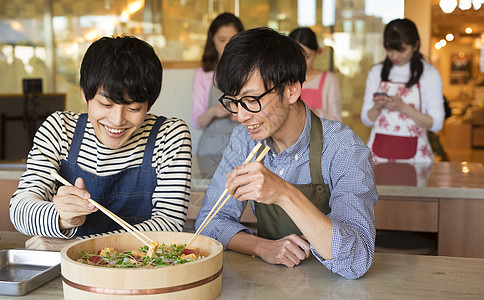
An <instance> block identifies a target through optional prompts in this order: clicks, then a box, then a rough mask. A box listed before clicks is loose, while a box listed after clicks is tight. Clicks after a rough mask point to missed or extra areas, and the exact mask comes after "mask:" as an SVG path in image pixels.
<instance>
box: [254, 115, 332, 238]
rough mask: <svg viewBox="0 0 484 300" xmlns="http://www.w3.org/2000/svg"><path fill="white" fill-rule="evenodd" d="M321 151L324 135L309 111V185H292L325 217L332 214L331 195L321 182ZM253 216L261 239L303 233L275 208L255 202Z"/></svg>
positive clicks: (314, 116)
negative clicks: (255, 217) (255, 218)
mask: <svg viewBox="0 0 484 300" xmlns="http://www.w3.org/2000/svg"><path fill="white" fill-rule="evenodd" d="M262 148H263V147H261V149H262ZM322 149H323V132H322V128H321V120H320V119H319V118H318V117H317V116H316V115H315V114H314V113H313V112H311V136H310V142H309V169H310V173H311V183H309V184H294V186H295V187H296V188H297V189H298V190H299V191H301V193H303V194H304V195H305V196H306V197H307V198H308V199H309V200H310V201H311V203H313V204H314V205H315V206H316V207H317V208H318V209H319V210H320V211H322V212H323V213H325V214H328V213H329V212H331V208H330V207H329V198H330V193H329V188H328V185H327V184H325V183H324V181H323V176H322V174H321V156H322V155H321V153H322ZM259 152H261V150H260V151H259ZM255 213H256V216H257V232H258V235H259V236H260V237H263V238H267V239H272V240H276V239H280V238H282V237H284V236H287V235H289V234H297V235H301V234H302V233H301V231H300V230H299V228H298V227H297V226H296V224H294V222H293V221H292V220H291V218H290V217H289V216H288V215H287V213H286V212H285V211H284V210H283V209H282V208H281V207H280V206H278V205H275V204H263V203H258V202H256V203H255Z"/></svg>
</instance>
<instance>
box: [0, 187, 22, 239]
mask: <svg viewBox="0 0 484 300" xmlns="http://www.w3.org/2000/svg"><path fill="white" fill-rule="evenodd" d="M17 187H18V180H0V231H16V230H15V227H13V225H12V223H11V222H10V214H9V207H10V198H11V197H12V195H13V193H14V192H15V191H16V190H17Z"/></svg>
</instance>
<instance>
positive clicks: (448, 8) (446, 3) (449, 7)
mask: <svg viewBox="0 0 484 300" xmlns="http://www.w3.org/2000/svg"><path fill="white" fill-rule="evenodd" d="M439 6H440V8H441V9H442V11H443V12H444V13H446V14H450V13H451V12H453V11H454V9H455V8H456V7H457V0H440V2H439Z"/></svg>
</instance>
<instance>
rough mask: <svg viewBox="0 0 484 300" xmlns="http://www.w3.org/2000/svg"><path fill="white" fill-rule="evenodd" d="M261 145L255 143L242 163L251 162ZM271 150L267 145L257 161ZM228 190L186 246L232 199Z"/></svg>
mask: <svg viewBox="0 0 484 300" xmlns="http://www.w3.org/2000/svg"><path fill="white" fill-rule="evenodd" d="M261 146H262V144H261V143H258V144H257V145H255V147H254V149H252V151H251V152H250V153H249V155H248V156H247V158H246V159H245V161H244V162H243V163H242V165H245V164H247V163H249V162H250V161H251V159H252V158H253V157H254V155H255V154H256V153H257V151H258V150H259V148H260V147H261ZM269 150H270V147H269V146H267V147H265V149H264V150H263V151H262V153H261V154H259V156H258V157H257V158H256V160H255V161H261V160H262V159H263V158H264V156H266V154H267V152H269ZM228 191H229V190H228V189H225V191H224V192H223V193H222V195H221V196H220V198H218V200H217V202H215V204H214V205H213V207H212V209H211V210H210V212H209V213H208V214H207V216H206V217H205V219H204V220H203V222H202V224H200V227H199V228H198V230H197V231H196V232H195V234H194V235H193V237H192V238H191V240H190V241H189V242H188V244H187V245H186V246H185V248H188V247H189V246H190V244H191V243H193V241H194V240H195V239H196V238H197V237H198V236H199V235H200V233H201V232H202V231H203V230H204V229H205V227H207V225H208V223H210V221H212V219H213V217H214V216H215V215H216V214H217V213H218V212H219V210H220V209H221V208H222V207H223V206H224V205H225V203H227V201H228V200H229V199H230V196H231V195H227V193H228ZM225 195H227V197H225ZM224 197H225V199H224ZM222 199H224V200H223V201H222Z"/></svg>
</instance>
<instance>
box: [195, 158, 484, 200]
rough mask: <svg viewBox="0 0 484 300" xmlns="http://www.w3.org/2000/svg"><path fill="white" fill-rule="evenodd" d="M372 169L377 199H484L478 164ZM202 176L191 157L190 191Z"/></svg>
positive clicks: (203, 181)
mask: <svg viewBox="0 0 484 300" xmlns="http://www.w3.org/2000/svg"><path fill="white" fill-rule="evenodd" d="M374 167H375V181H376V185H377V189H378V194H379V195H380V196H397V197H398V196H402V197H420V198H426V197H429V198H460V199H484V167H483V165H482V164H481V163H473V162H461V163H460V162H435V163H433V164H403V163H388V164H376V165H375V166H374ZM202 173H203V172H200V170H199V168H198V165H197V157H196V156H194V158H193V170H192V190H193V191H198V192H200V191H205V190H206V189H207V187H208V184H209V183H210V176H206V175H205V176H203V175H200V174H202Z"/></svg>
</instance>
